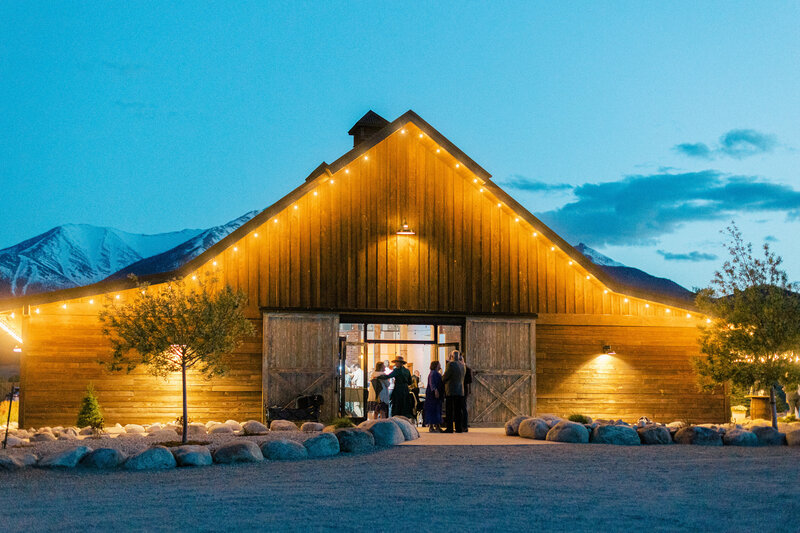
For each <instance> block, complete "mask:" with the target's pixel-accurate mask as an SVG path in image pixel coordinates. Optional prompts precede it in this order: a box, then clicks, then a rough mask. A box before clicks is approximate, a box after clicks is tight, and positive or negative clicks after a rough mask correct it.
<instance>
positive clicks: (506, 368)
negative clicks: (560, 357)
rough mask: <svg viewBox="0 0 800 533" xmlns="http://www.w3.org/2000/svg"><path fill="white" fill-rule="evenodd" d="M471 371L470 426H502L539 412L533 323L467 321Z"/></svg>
mask: <svg viewBox="0 0 800 533" xmlns="http://www.w3.org/2000/svg"><path fill="white" fill-rule="evenodd" d="M465 348H466V350H465V353H466V356H467V364H468V365H469V366H470V368H471V369H472V373H473V379H472V393H471V394H470V397H469V399H468V409H469V413H470V423H471V424H473V423H474V424H475V425H499V424H502V423H504V422H505V421H506V420H508V419H509V418H511V417H513V416H517V415H527V414H532V413H534V412H535V410H536V352H535V349H536V329H535V323H534V320H533V319H528V318H524V319H512V318H475V317H472V318H468V319H467V321H466V346H465Z"/></svg>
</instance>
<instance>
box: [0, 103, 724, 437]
mask: <svg viewBox="0 0 800 533" xmlns="http://www.w3.org/2000/svg"><path fill="white" fill-rule="evenodd" d="M349 134H350V135H352V136H353V139H354V147H353V149H352V150H350V151H349V152H347V153H346V154H344V155H343V156H342V157H340V158H339V159H337V160H336V161H334V162H333V163H331V164H327V163H322V164H321V165H319V166H318V167H317V168H316V169H315V170H314V171H313V172H312V173H311V174H310V175H309V176H308V177H307V178H305V180H304V181H303V182H302V183H301V184H300V185H299V186H298V187H297V188H296V189H294V190H293V191H292V192H291V193H289V194H288V195H287V196H285V197H284V198H282V199H281V200H279V201H278V202H276V203H275V204H273V205H272V206H270V207H269V208H267V209H265V210H264V211H263V212H261V213H260V214H258V215H256V216H255V217H254V218H252V219H251V220H250V221H249V222H247V223H246V224H244V225H243V226H241V227H240V228H238V229H237V230H236V231H234V232H233V233H231V234H230V235H228V236H227V237H226V238H224V239H222V240H221V241H219V242H218V243H217V244H215V245H214V246H212V247H211V248H209V249H208V250H206V251H205V252H204V253H202V254H201V255H199V256H197V257H195V258H194V259H191V260H190V261H188V262H186V263H185V264H184V265H183V266H182V267H180V268H178V269H177V270H174V271H171V272H161V273H156V274H148V276H146V279H147V280H148V281H150V282H151V283H153V284H159V283H164V282H167V281H168V280H170V279H173V278H176V277H180V278H187V279H191V277H192V276H197V275H201V274H207V273H213V275H214V276H216V277H217V278H218V279H219V280H220V282H222V283H227V284H229V285H231V286H232V287H234V288H237V289H241V290H242V291H244V292H245V293H246V294H247V296H248V304H247V316H248V318H249V319H250V320H251V321H252V322H253V324H254V326H255V329H256V331H257V332H258V333H257V335H256V336H254V337H252V338H248V339H247V341H246V342H245V343H244V344H243V345H242V346H241V347H240V348H239V349H238V351H237V352H236V353H233V354H231V355H230V366H231V370H230V372H229V373H228V374H226V375H225V376H222V377H217V378H214V379H212V380H206V379H203V378H202V377H201V376H198V375H190V376H189V392H188V393H189V416H190V417H191V418H192V419H195V420H209V419H228V418H237V419H262V418H264V417H265V411H266V407H268V406H290V405H292V403H293V402H294V400H295V399H296V398H297V397H298V396H302V395H307V394H311V393H314V394H321V395H323V397H324V399H325V404H324V406H323V417H332V416H335V415H337V414H344V415H347V416H352V417H356V418H357V417H360V416H363V414H364V409H365V405H364V403H365V400H366V397H365V394H366V389H365V388H364V384H365V383H367V375H368V373H369V371H370V370H371V369H372V368H374V365H375V363H376V362H378V361H383V360H387V359H391V358H392V357H393V355H395V354H402V355H404V356H405V357H406V359H407V360H408V361H409V362H410V367H411V369H412V370H418V371H419V372H420V374H421V377H422V379H423V382H424V380H425V378H426V376H427V373H428V368H429V364H430V362H431V360H433V359H439V360H444V357H445V354H446V353H447V352H448V351H449V350H452V349H453V348H459V349H461V350H462V351H463V352H464V353H465V355H466V358H467V363H468V365H469V366H470V367H471V368H472V369H473V374H474V384H473V391H472V394H471V395H470V397H469V401H468V407H469V411H470V418H471V423H472V424H474V425H487V426H491V425H498V424H501V423H503V422H504V421H505V420H507V419H508V418H510V417H511V416H513V415H517V414H531V413H536V412H538V413H555V414H559V415H567V414H570V413H583V414H587V415H590V416H593V417H603V418H610V417H613V418H623V419H627V420H630V419H637V418H639V417H640V416H647V417H650V418H653V419H656V420H659V421H671V420H688V421H705V422H711V421H716V422H721V421H723V420H726V419H727V418H728V415H727V414H726V413H728V412H729V411H728V408H729V406H728V405H727V399H726V398H727V397H726V395H725V394H724V391H723V390H720V391H718V392H716V393H701V392H699V391H698V390H697V388H696V385H695V377H694V374H693V372H692V368H691V358H692V357H693V356H696V355H698V354H699V348H698V344H697V336H698V330H697V325H698V322H699V321H701V320H703V319H704V318H703V317H700V316H699V315H697V314H696V313H695V310H694V308H693V305H692V302H691V301H690V300H683V299H676V298H674V297H673V296H670V295H668V294H660V293H657V292H647V291H643V290H641V289H637V288H636V287H632V286H627V285H625V284H624V283H621V282H620V281H618V280H615V279H612V278H610V277H609V276H608V275H607V274H606V273H605V272H604V271H603V270H602V269H600V268H599V267H597V266H596V265H594V264H593V263H591V262H590V261H589V260H588V259H586V258H585V257H584V256H583V255H582V254H581V253H579V252H578V251H577V250H575V249H574V248H573V247H572V246H570V245H569V244H568V243H567V242H565V241H564V239H562V238H561V237H559V236H558V235H557V234H556V233H554V232H553V231H552V230H551V229H550V228H548V227H547V226H546V225H545V224H543V223H542V222H541V221H540V220H538V219H537V218H536V217H534V216H533V215H532V214H531V213H529V212H528V211H527V210H526V209H525V208H523V207H522V206H521V205H520V204H519V203H518V202H517V201H515V200H514V198H512V197H511V196H510V195H509V194H507V193H506V192H505V191H503V190H502V189H501V188H500V187H499V186H498V185H497V184H495V183H494V182H493V181H492V180H491V175H490V174H489V173H488V172H487V171H486V170H484V169H483V168H481V167H480V166H479V165H478V164H477V163H475V162H474V161H473V160H472V159H471V158H470V157H469V156H467V155H466V154H465V153H463V152H462V151H461V150H459V149H458V148H457V147H456V146H455V145H454V144H453V143H451V142H450V141H448V140H447V139H446V138H445V137H444V136H443V135H442V134H440V133H439V132H438V131H437V130H436V129H434V128H433V127H432V126H431V125H429V124H428V123H427V122H425V121H424V120H423V119H422V118H420V117H419V116H418V115H417V114H415V113H414V112H413V111H408V112H406V113H404V114H403V115H401V116H400V117H399V118H397V119H396V120H394V121H392V122H389V121H387V120H385V119H383V118H382V117H380V116H378V115H377V114H375V113H373V112H372V111H370V112H369V113H367V114H366V115H365V116H364V117H362V118H361V119H360V120H359V121H358V122H357V123H356V124H355V125H354V126H353V128H352V129H351V130H350V132H349ZM134 290H135V288H134V286H133V285H132V282H130V281H129V280H126V279H121V280H120V279H117V280H109V281H104V282H100V283H97V284H94V285H90V286H85V287H79V288H74V289H66V290H59V291H54V292H49V293H44V294H37V295H31V296H26V297H20V298H14V299H6V300H0V325H2V326H3V328H4V329H5V330H7V331H8V332H11V333H13V334H14V335H17V336H18V338H19V339H20V341H21V348H22V357H21V394H20V398H21V405H20V418H21V424H23V425H25V426H41V425H56V424H72V423H74V420H75V416H76V413H77V410H78V406H79V402H80V398H81V396H82V394H83V391H84V390H85V388H86V386H87V384H88V383H90V382H91V383H92V384H93V385H94V387H95V388H96V390H97V392H98V397H99V400H100V402H101V405H102V407H103V409H104V414H105V417H106V420H108V421H111V422H120V423H123V424H125V423H145V422H152V421H168V420H173V419H175V418H176V417H177V416H178V415H179V414H180V406H181V397H180V386H179V377H178V376H175V377H174V378H168V379H167V380H164V379H160V378H155V377H153V376H150V375H149V374H147V373H146V371H145V370H144V369H141V368H139V369H136V370H134V371H133V372H131V373H129V374H125V373H122V374H116V373H109V372H108V371H107V370H106V369H105V367H103V366H101V365H100V364H98V361H99V360H103V359H104V358H107V357H108V356H109V354H110V347H109V343H108V341H107V340H106V339H105V338H104V336H103V335H102V332H101V327H100V324H99V321H98V318H97V312H98V309H99V308H100V306H101V304H102V302H103V301H104V300H105V299H119V300H124V299H126V298H131V297H133V295H134Z"/></svg>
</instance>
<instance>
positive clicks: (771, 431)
mask: <svg viewBox="0 0 800 533" xmlns="http://www.w3.org/2000/svg"><path fill="white" fill-rule="evenodd" d="M750 431H752V432H753V433H755V434H756V437H757V438H758V445H759V446H782V445H783V441H784V440H785V439H786V435H784V434H783V433H781V432H780V431H778V430H777V429H775V428H774V427H772V426H752V427H751V428H750Z"/></svg>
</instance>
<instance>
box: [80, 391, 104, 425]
mask: <svg viewBox="0 0 800 533" xmlns="http://www.w3.org/2000/svg"><path fill="white" fill-rule="evenodd" d="M104 423H105V420H103V413H102V412H101V411H100V402H98V401H97V395H96V394H95V390H94V386H92V384H91V383H89V385H88V386H87V387H86V394H84V395H83V400H81V409H80V411H78V421H77V422H76V424H75V425H76V426H78V427H79V428H82V427H86V426H89V427H91V428H92V429H93V430H94V431H95V433H98V432H99V431H100V430H102V429H103V425H104Z"/></svg>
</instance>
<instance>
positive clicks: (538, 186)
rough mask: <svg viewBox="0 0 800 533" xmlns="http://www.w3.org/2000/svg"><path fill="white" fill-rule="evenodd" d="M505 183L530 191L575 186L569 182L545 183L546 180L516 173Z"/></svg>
mask: <svg viewBox="0 0 800 533" xmlns="http://www.w3.org/2000/svg"><path fill="white" fill-rule="evenodd" d="M503 185H505V186H507V187H509V188H511V189H517V190H520V191H529V192H550V191H564V190H569V189H572V188H573V187H572V185H569V184H568V183H545V182H544V181H540V180H535V179H531V178H527V177H525V176H521V175H519V174H515V175H513V176H511V177H510V178H509V179H507V180H505V181H504V182H503Z"/></svg>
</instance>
